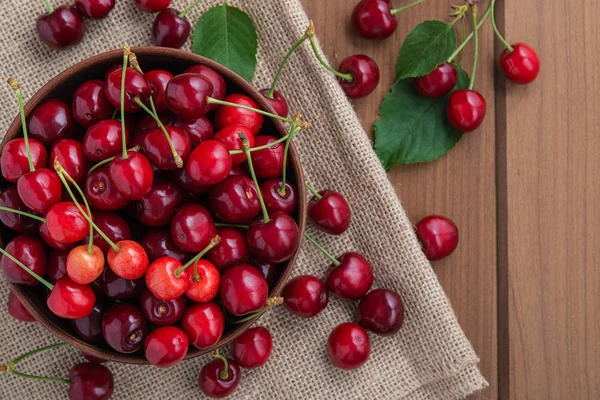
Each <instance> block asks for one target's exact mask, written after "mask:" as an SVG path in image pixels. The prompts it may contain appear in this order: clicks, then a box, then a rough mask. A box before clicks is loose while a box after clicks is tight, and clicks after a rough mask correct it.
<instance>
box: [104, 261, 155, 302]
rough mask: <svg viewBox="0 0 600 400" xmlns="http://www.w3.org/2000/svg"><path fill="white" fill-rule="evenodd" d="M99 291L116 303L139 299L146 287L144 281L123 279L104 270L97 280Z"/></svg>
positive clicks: (142, 279) (109, 270)
mask: <svg viewBox="0 0 600 400" xmlns="http://www.w3.org/2000/svg"><path fill="white" fill-rule="evenodd" d="M98 284H99V288H100V291H102V293H104V295H105V296H107V297H109V298H111V299H113V300H118V301H124V300H132V299H135V298H137V297H139V295H140V293H142V290H144V287H145V285H146V281H145V279H144V278H143V277H142V278H139V279H134V280H131V279H123V278H121V277H120V276H119V275H117V274H115V273H114V272H113V270H112V269H110V268H105V269H104V271H103V272H102V274H101V275H100V277H99V278H98Z"/></svg>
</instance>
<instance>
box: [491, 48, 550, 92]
mask: <svg viewBox="0 0 600 400" xmlns="http://www.w3.org/2000/svg"><path fill="white" fill-rule="evenodd" d="M512 48H513V51H512V52H511V51H509V50H508V49H504V51H502V54H500V68H501V69H502V72H503V73H504V76H506V78H508V79H510V80H511V81H513V82H515V83H518V84H521V85H526V84H528V83H531V82H533V81H534V80H535V78H537V76H538V74H539V73H540V59H539V58H538V55H537V53H536V52H535V50H533V49H532V48H531V47H530V46H528V45H526V44H525V43H516V44H514V45H512Z"/></svg>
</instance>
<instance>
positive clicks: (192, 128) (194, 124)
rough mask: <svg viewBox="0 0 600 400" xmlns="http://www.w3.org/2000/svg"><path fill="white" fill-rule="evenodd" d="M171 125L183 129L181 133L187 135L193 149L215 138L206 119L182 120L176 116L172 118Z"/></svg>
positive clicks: (211, 127) (212, 129)
mask: <svg viewBox="0 0 600 400" xmlns="http://www.w3.org/2000/svg"><path fill="white" fill-rule="evenodd" d="M173 125H174V126H176V127H178V128H180V129H183V131H184V132H185V133H187V134H188V136H189V137H190V140H191V141H192V147H193V148H195V147H197V146H198V145H199V144H200V143H202V142H204V141H206V140H210V139H212V138H213V137H214V136H215V131H214V128H213V126H212V124H211V122H210V121H209V119H208V118H206V117H200V118H183V117H180V116H178V115H176V116H175V118H173Z"/></svg>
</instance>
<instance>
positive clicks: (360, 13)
mask: <svg viewBox="0 0 600 400" xmlns="http://www.w3.org/2000/svg"><path fill="white" fill-rule="evenodd" d="M352 24H353V25H354V28H355V29H356V31H357V32H358V34H359V35H360V36H362V37H364V38H367V39H385V38H386V37H388V36H390V35H391V34H392V33H394V32H395V31H396V28H398V20H397V19H396V16H395V15H393V14H392V13H391V4H390V1H389V0H361V1H360V2H358V4H357V5H356V7H354V11H353V12H352Z"/></svg>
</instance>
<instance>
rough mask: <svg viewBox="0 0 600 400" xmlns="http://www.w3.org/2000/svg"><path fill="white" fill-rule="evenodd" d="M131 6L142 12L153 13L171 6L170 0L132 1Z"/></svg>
mask: <svg viewBox="0 0 600 400" xmlns="http://www.w3.org/2000/svg"><path fill="white" fill-rule="evenodd" d="M133 4H135V6H136V7H137V8H138V9H139V10H140V11H143V12H147V13H155V12H159V11H162V10H164V9H165V8H167V7H169V6H170V5H171V0H133Z"/></svg>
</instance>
